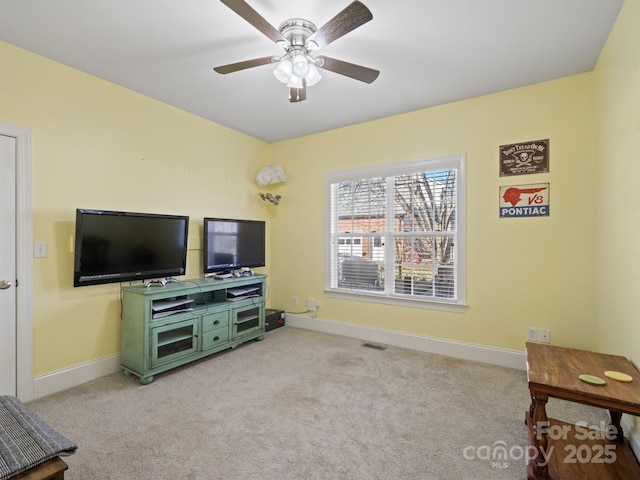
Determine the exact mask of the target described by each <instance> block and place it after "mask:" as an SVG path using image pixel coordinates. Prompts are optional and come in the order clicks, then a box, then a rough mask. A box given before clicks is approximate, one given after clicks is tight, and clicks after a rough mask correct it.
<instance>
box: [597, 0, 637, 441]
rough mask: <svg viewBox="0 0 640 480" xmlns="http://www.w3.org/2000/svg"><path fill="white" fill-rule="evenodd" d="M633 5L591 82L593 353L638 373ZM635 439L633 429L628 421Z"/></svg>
mask: <svg viewBox="0 0 640 480" xmlns="http://www.w3.org/2000/svg"><path fill="white" fill-rule="evenodd" d="M639 23H640V2H637V1H627V2H625V4H624V6H623V7H622V10H621V12H620V15H619V16H618V20H617V22H616V25H615V27H614V29H613V31H612V33H611V35H610V36H609V39H608V40H607V44H606V46H605V48H604V50H603V51H602V54H601V56H600V59H599V61H598V64H597V66H596V69H595V72H594V76H595V79H596V80H595V83H596V93H597V94H596V97H597V98H598V105H597V116H596V118H597V125H598V127H597V133H598V140H599V141H598V149H597V164H596V165H597V167H598V168H597V176H596V179H597V181H596V195H597V198H598V204H597V207H598V215H597V226H598V228H597V244H596V255H597V258H598V264H597V265H598V266H597V269H596V274H597V290H596V292H597V323H596V325H597V330H596V332H597V339H598V341H597V348H598V350H600V351H603V352H607V353H614V354H618V355H624V356H626V357H628V358H630V359H631V360H632V361H634V362H635V364H636V365H638V366H640V294H639V293H640V212H639V211H638V206H639V205H640V188H639V185H640V47H639V45H640V31H639V30H638V24H639ZM634 422H635V423H634V428H635V431H636V432H640V421H639V420H638V418H637V417H635V419H634Z"/></svg>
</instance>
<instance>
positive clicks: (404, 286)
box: [326, 154, 466, 311]
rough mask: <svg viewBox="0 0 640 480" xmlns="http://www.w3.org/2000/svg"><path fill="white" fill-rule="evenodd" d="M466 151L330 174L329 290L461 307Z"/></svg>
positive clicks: (388, 300)
mask: <svg viewBox="0 0 640 480" xmlns="http://www.w3.org/2000/svg"><path fill="white" fill-rule="evenodd" d="M464 163H465V157H464V155H462V154H460V155H452V156H446V157H438V158H431V159H426V160H419V161H414V162H407V163H400V164H395V165H386V166H377V167H371V168H365V169H358V170H351V171H347V172H336V173H330V174H328V175H327V193H328V199H329V203H328V215H327V221H328V224H329V228H327V232H328V233H327V235H328V238H327V246H328V248H327V269H326V271H327V279H326V283H327V291H328V293H329V294H335V295H337V296H340V297H343V298H354V297H357V296H366V297H367V299H368V300H374V301H376V300H377V301H382V302H385V303H401V304H413V305H419V306H426V307H429V306H431V307H434V308H442V309H446V310H453V311H462V310H463V309H464V306H465V302H466V292H465V235H464V227H465V216H464V213H465V177H464Z"/></svg>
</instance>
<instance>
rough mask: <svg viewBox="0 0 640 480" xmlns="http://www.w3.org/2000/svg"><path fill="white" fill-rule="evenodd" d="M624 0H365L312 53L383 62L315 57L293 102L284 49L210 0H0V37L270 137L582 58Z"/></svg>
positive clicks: (564, 71)
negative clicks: (272, 61)
mask: <svg viewBox="0 0 640 480" xmlns="http://www.w3.org/2000/svg"><path fill="white" fill-rule="evenodd" d="M350 1H351V0H307V1H304V2H302V1H299V0H298V1H294V0H247V3H248V4H249V5H251V6H252V7H253V8H254V9H255V10H256V11H258V12H259V13H260V15H262V16H263V17H264V18H265V19H266V20H267V21H269V22H270V23H271V24H272V25H273V26H275V27H276V28H278V27H279V26H280V24H281V23H282V22H283V21H284V20H287V19H289V18H293V17H301V18H305V19H308V20H310V21H311V22H313V23H315V24H316V26H317V27H321V26H322V25H324V24H325V23H326V22H327V21H328V20H330V19H331V18H332V17H333V16H334V15H336V14H337V13H338V12H339V11H341V10H342V9H343V8H345V7H346V6H347V5H348V4H349V3H350ZM623 1H624V0H395V1H389V0H362V2H363V3H364V4H365V5H366V6H367V7H368V8H369V9H370V10H371V12H372V13H373V20H372V21H370V22H368V23H366V24H365V25H363V26H361V27H360V28H358V29H356V30H354V31H352V32H351V33H349V34H347V35H345V36H344V37H342V38H340V39H338V40H336V41H335V42H333V43H332V44H331V45H328V46H327V47H325V48H323V49H322V50H320V51H319V54H325V55H327V56H330V57H333V58H337V59H340V60H345V61H348V62H351V63H356V64H361V65H364V66H367V67H371V68H375V69H377V70H380V76H379V77H378V79H377V80H376V81H375V82H374V83H372V84H370V85H369V84H366V83H362V82H359V81H356V80H353V79H351V78H348V77H344V76H341V75H338V74H335V73H333V72H328V71H324V70H321V73H322V75H323V79H322V80H321V81H320V83H318V84H317V85H314V86H312V87H309V88H308V90H307V100H306V101H304V102H300V103H289V101H288V90H287V88H286V86H284V85H283V84H281V83H280V82H278V81H277V80H276V79H275V77H274V76H273V73H272V71H273V69H274V67H273V66H272V65H264V66H260V67H255V68H251V69H248V70H244V71H241V72H236V73H231V74H228V75H220V74H218V73H215V72H214V71H213V67H215V66H218V65H224V64H228V63H234V62H238V61H243V60H249V59H253V58H257V57H263V56H268V55H280V54H282V53H283V50H282V49H281V48H280V47H278V46H277V45H275V44H274V43H273V42H272V41H271V40H269V39H268V38H267V37H266V36H264V35H263V34H262V33H260V32H259V31H258V30H256V29H255V28H254V27H252V26H251V25H250V24H248V23H247V22H246V21H244V20H243V19H242V18H240V17H239V16H238V15H236V14H235V13H234V12H233V11H232V10H231V9H229V8H228V7H226V6H225V5H223V4H222V3H220V1H219V0H0V40H4V41H6V42H8V43H11V44H14V45H17V46H19V47H22V48H25V49H27V50H30V51H32V52H35V53H38V54H40V55H43V56H45V57H48V58H51V59H53V60H56V61H58V62H61V63H63V64H66V65H69V66H71V67H74V68H77V69H79V70H82V71H85V72H88V73H90V74H92V75H95V76H97V77H100V78H103V79H105V80H108V81H110V82H113V83H116V84H118V85H122V86H124V87H127V88H129V89H131V90H135V91H137V92H140V93H142V94H145V95H148V96H149V97H153V98H156V99H158V100H161V101H163V102H166V103H168V104H170V105H174V106H176V107H179V108H181V109H184V110H186V111H188V112H192V113H194V114H196V115H199V116H201V117H204V118H207V119H210V120H212V121H214V122H217V123H220V124H222V125H226V126H228V127H230V128H233V129H235V130H238V131H241V132H244V133H246V134H248V135H251V136H253V137H255V138H258V139H262V140H265V141H267V142H275V141H280V140H285V139H290V138H295V137H299V136H303V135H308V134H312V133H316V132H321V131H325V130H330V129H334V128H339V127H343V126H346V125H352V124H356V123H361V122H366V121H369V120H374V119H378V118H382V117H387V116H390V115H395V114H400V113H404V112H408V111H413V110H419V109H422V108H426V107H431V106H434V105H440V104H444V103H448V102H452V101H456V100H461V99H465V98H471V97H475V96H478V95H484V94H488V93H492V92H496V91H500V90H506V89H510V88H515V87H520V86H524V85H530V84H533V83H537V82H542V81H546V80H551V79H555V78H560V77H564V76H567V75H573V74H577V73H582V72H586V71H590V70H592V69H593V67H594V65H595V63H596V61H597V58H598V55H599V53H600V51H601V49H602V47H603V45H604V42H605V41H606V38H607V36H608V35H609V32H610V31H611V28H612V26H613V23H614V21H615V19H616V16H617V15H618V12H619V10H620V8H621V6H622V4H623Z"/></svg>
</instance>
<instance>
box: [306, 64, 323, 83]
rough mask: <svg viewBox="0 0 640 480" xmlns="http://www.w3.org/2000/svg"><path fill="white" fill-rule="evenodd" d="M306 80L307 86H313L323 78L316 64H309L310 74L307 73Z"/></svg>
mask: <svg viewBox="0 0 640 480" xmlns="http://www.w3.org/2000/svg"><path fill="white" fill-rule="evenodd" d="M306 80H307V87H311V86H313V85H315V84H316V83H318V82H319V81H320V80H322V75H320V72H318V69H317V68H316V66H315V65H313V64H311V65H309V75H307V77H306Z"/></svg>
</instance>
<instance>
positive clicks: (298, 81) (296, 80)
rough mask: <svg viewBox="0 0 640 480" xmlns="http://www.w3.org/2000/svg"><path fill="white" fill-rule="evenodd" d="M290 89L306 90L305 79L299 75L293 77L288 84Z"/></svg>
mask: <svg viewBox="0 0 640 480" xmlns="http://www.w3.org/2000/svg"><path fill="white" fill-rule="evenodd" d="M287 87H289V88H304V79H303V78H301V77H298V76H297V75H291V80H289V83H287Z"/></svg>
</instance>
